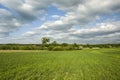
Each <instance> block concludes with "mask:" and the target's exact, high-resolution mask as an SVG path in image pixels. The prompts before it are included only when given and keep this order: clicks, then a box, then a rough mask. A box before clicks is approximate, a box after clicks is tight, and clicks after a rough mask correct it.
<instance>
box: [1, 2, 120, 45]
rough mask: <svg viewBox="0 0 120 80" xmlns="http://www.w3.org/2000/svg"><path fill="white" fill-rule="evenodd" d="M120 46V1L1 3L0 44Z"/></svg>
mask: <svg viewBox="0 0 120 80" xmlns="http://www.w3.org/2000/svg"><path fill="white" fill-rule="evenodd" d="M41 37H49V38H50V39H51V40H52V41H54V40H56V41H57V42H60V43H62V42H67V43H75V42H76V43H83V44H84V43H91V44H100V43H120V0H0V44H2V43H23V44H24V43H25V44H29V43H41Z"/></svg>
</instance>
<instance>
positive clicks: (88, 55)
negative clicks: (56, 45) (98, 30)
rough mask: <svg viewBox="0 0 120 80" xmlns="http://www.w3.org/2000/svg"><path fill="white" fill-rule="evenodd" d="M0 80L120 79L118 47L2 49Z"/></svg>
mask: <svg viewBox="0 0 120 80" xmlns="http://www.w3.org/2000/svg"><path fill="white" fill-rule="evenodd" d="M0 80H120V48H111V49H105V48H104V49H83V50H73V51H45V50H26V51H25V50H1V51H0Z"/></svg>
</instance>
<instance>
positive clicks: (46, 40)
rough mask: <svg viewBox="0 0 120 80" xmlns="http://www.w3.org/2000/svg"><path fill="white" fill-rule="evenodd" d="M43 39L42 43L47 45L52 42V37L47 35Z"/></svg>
mask: <svg viewBox="0 0 120 80" xmlns="http://www.w3.org/2000/svg"><path fill="white" fill-rule="evenodd" d="M41 41H42V45H43V46H45V45H47V43H48V42H50V39H49V38H47V37H43V38H42V40H41Z"/></svg>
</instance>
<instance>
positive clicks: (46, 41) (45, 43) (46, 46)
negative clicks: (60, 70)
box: [0, 37, 120, 51]
mask: <svg viewBox="0 0 120 80" xmlns="http://www.w3.org/2000/svg"><path fill="white" fill-rule="evenodd" d="M116 47H120V44H77V43H74V44H68V43H57V41H53V42H50V38H47V37H43V38H42V39H41V44H0V50H50V51H62V50H82V49H83V48H91V49H99V48H116Z"/></svg>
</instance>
